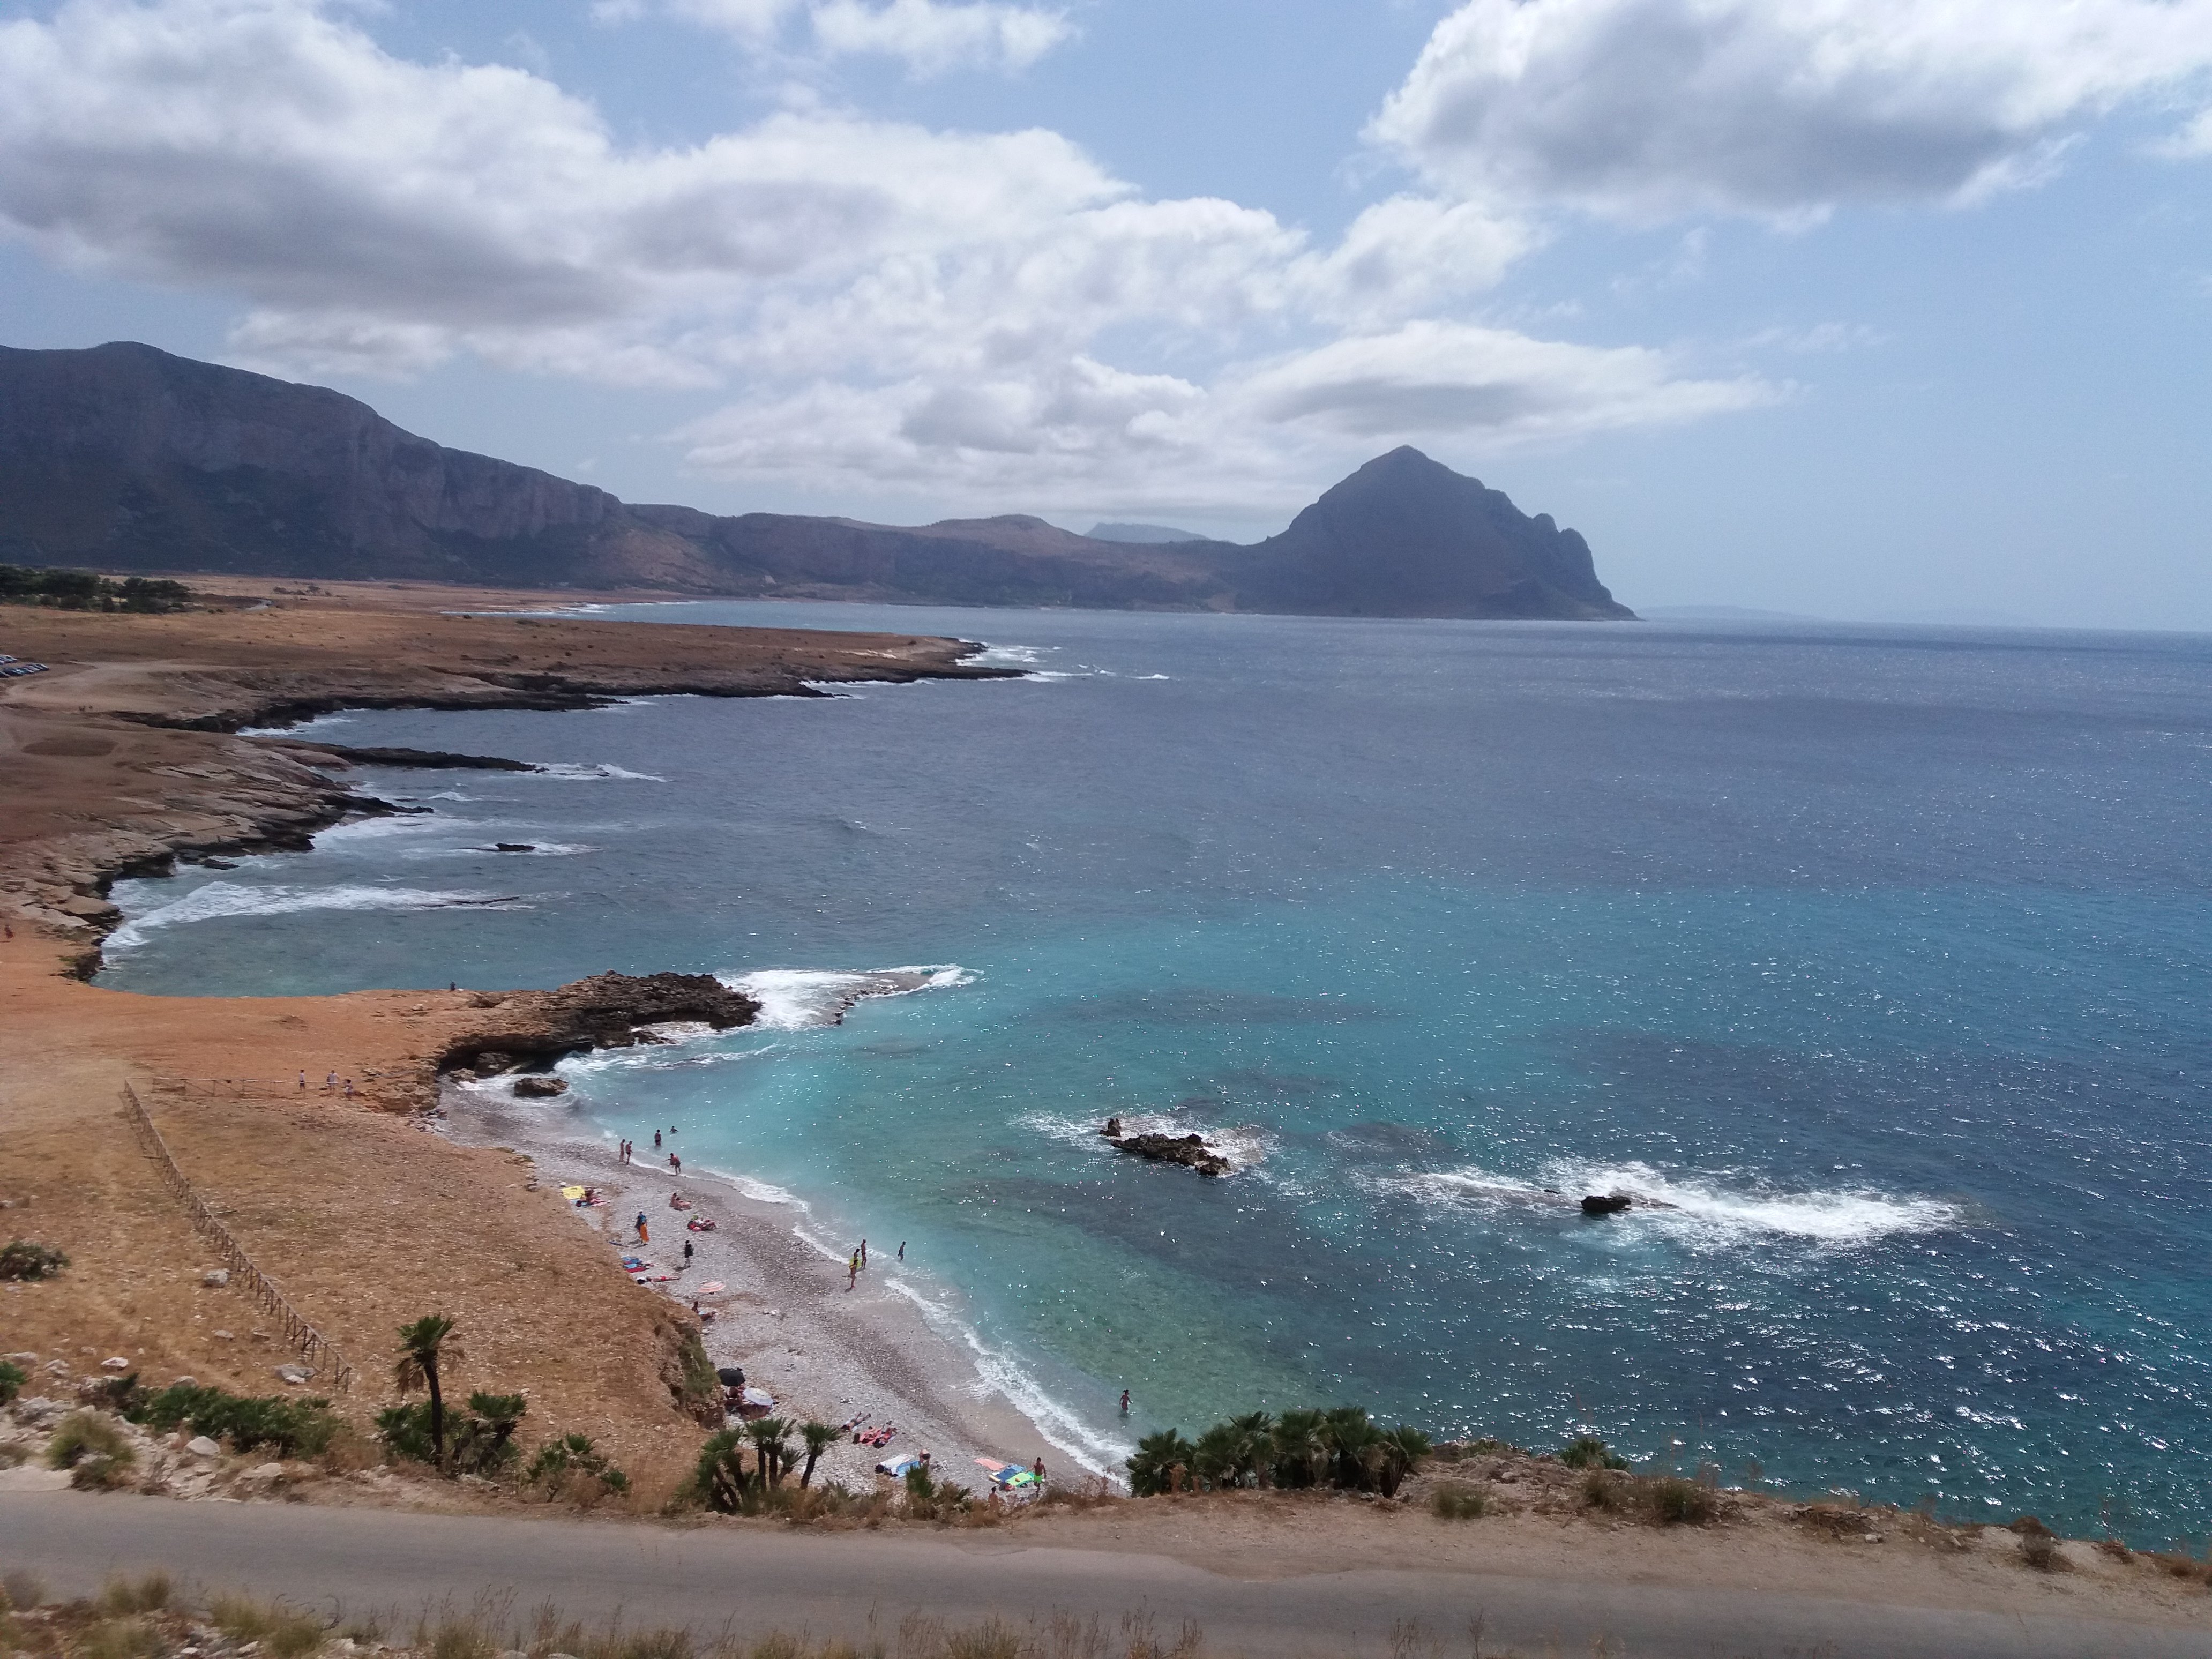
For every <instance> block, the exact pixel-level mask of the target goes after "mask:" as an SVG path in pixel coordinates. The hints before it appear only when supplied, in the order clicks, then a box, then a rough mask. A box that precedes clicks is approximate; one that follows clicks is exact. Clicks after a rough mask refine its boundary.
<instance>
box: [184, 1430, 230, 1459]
mask: <svg viewBox="0 0 2212 1659" xmlns="http://www.w3.org/2000/svg"><path fill="white" fill-rule="evenodd" d="M185 1450H186V1451H188V1452H190V1453H191V1455H193V1456H195V1457H220V1456H222V1447H221V1446H219V1445H217V1444H216V1443H215V1442H214V1441H212V1440H210V1439H209V1438H208V1437H206V1436H205V1435H204V1434H200V1435H194V1436H193V1437H191V1439H190V1440H187V1441H186V1442H185Z"/></svg>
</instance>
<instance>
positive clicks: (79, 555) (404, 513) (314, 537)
mask: <svg viewBox="0 0 2212 1659" xmlns="http://www.w3.org/2000/svg"><path fill="white" fill-rule="evenodd" d="M0 562H12V563H18V564H38V565H84V566H93V567H96V568H101V569H108V570H126V571H155V570H158V571H171V572H192V571H206V572H219V573H223V574H232V575H258V576H290V577H305V578H313V579H325V580H344V579H362V578H372V579H373V578H383V579H410V580H440V581H453V582H470V583H479V584H489V585H501V586H520V587H591V588H597V589H625V588H628V589H646V590H652V591H655V592H678V593H690V594H698V595H708V594H717V595H730V596H752V595H773V596H775V597H779V598H791V599H872V600H883V601H890V602H895V603H933V604H944V605H1074V606H1082V607H1086V608H1091V609H1101V610H1128V609H1144V610H1213V611H1287V612H1297V613H1304V614H1316V615H1335V616H1397V617H1567V618H1592V617H1626V616H1627V615H1629V614H1630V613H1629V612H1628V611H1626V609H1625V608H1623V607H1622V606H1620V605H1617V604H1615V603H1614V602H1613V597H1612V595H1611V594H1610V593H1608V592H1607V591H1606V589H1605V588H1604V586H1602V585H1601V583H1600V582H1599V581H1598V580H1597V576H1596V573H1595V568H1594V566H1593V564H1592V562H1591V558H1590V551H1589V546H1588V544H1585V543H1584V542H1583V538H1581V537H1580V536H1578V535H1577V534H1576V533H1575V532H1573V531H1571V530H1570V531H1562V530H1560V529H1559V528H1558V527H1557V526H1555V525H1554V524H1553V522H1552V520H1551V519H1550V518H1549V516H1548V515H1546V516H1540V517H1537V518H1534V519H1531V518H1529V517H1528V516H1527V515H1526V514H1524V513H1522V512H1521V511H1520V510H1519V509H1518V508H1516V507H1515V506H1514V505H1513V503H1512V502H1511V501H1509V500H1507V499H1506V497H1505V496H1504V495H1501V494H1499V493H1498V491H1496V490H1492V489H1485V488H1484V487H1483V486H1482V484H1481V483H1479V482H1478V481H1477V480H1475V479H1472V478H1468V477H1462V476H1461V475H1460V474H1458V473H1455V472H1453V471H1450V470H1449V468H1447V467H1444V466H1442V465H1438V464H1437V462H1435V461H1432V460H1431V459H1428V458H1427V457H1426V456H1425V455H1423V454H1421V453H1419V451H1418V450H1413V449H1399V450H1394V451H1393V452H1391V453H1389V454H1388V455H1385V456H1383V457H1381V458H1379V459H1376V460H1374V461H1370V462H1369V463H1368V464H1367V465H1365V466H1364V467H1362V468H1360V470H1359V471H1358V472H1356V473H1354V474H1353V475H1352V477H1349V478H1347V479H1346V480H1345V481H1344V482H1343V483H1340V484H1338V485H1337V486H1336V487H1335V488H1334V489H1331V490H1330V491H1328V494H1327V495H1323V496H1322V498H1321V500H1319V501H1316V502H1315V503H1314V505H1313V506H1311V507H1308V508H1307V509H1306V510H1305V511H1304V513H1300V514H1299V515H1298V517H1297V520H1295V521H1294V522H1293V523H1292V524H1291V526H1290V528H1289V529H1287V530H1285V532H1283V533H1282V534H1281V535H1279V536H1275V537H1272V538H1269V539H1268V540H1267V541H1264V542H1261V543H1260V544H1257V545H1256V546H1252V547H1240V546H1237V545H1233V544H1229V543H1225V542H1208V541H1177V542H1131V541H1121V540H1111V539H1106V538H1097V537H1091V536H1079V535H1076V534H1074V533H1073V532H1069V531H1065V530H1061V529H1059V528H1057V527H1055V526H1052V525H1049V524H1047V523H1046V522H1045V521H1044V520H1042V519H1036V518H1030V517H1026V516H1023V515H1008V516H1004V517H999V518H990V519H967V520H945V521H943V522H941V523H938V524H933V525H925V526H914V527H907V526H891V525H875V524H866V523H862V522H860V521H859V520H851V519H821V518H806V517H801V516H798V515H795V514H788V513H739V514H736V515H731V516H716V515H714V514H712V513H701V512H698V511H696V510H695V509H693V508H690V507H671V506H638V505H633V504H630V503H627V502H624V501H620V500H618V499H617V498H616V497H615V496H613V495H609V494H608V493H607V492H606V491H605V490H603V489H594V488H592V486H590V485H588V484H580V483H571V482H569V481H568V480H567V479H565V478H558V477H554V476H553V475H552V474H550V473H548V472H541V471H538V470H536V469H535V468H532V467H526V466H517V465H513V464H512V463H510V462H507V461H501V460H496V459H493V458H491V457H489V456H485V455H477V454H471V453H468V452H467V451H465V450H457V449H448V448H447V447H444V446H442V445H441V444H436V443H433V442H431V441H429V440H428V439H427V438H420V437H417V436H416V435H414V434H412V433H410V432H406V431H403V430H402V429H401V428H398V427H397V426H395V425H393V424H392V422H389V421H387V420H386V419H385V418H384V417H383V416H380V415H379V414H377V412H376V411H375V410H373V409H371V408H369V407H368V404H363V403H362V402H360V401H358V400H357V399H355V398H349V397H346V396H344V395H343V394H342V393H339V392H332V391H329V390H327V389H325V388H323V387H320V386H298V385H295V384H293V383H291V382H289V381H285V380H273V379H271V378H270V377H269V376H267V375H262V374H248V373H246V372H245V371H243V370H240V369H234V368H222V367H220V366H218V365H216V364H213V363H203V362H194V361H192V360H191V359H189V358H185V357H177V356H171V355H170V354H169V353H167V352H164V351H158V350H156V349H154V348H153V347H151V346H146V345H139V344H135V343H128V342H117V343H110V344H107V345H102V346H95V347H92V348H90V349H85V350H77V351H26V350H18V349H9V348H0Z"/></svg>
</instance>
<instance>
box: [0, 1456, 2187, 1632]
mask: <svg viewBox="0 0 2212 1659" xmlns="http://www.w3.org/2000/svg"><path fill="white" fill-rule="evenodd" d="M0 1566H6V1567H9V1568H14V1567H18V1566H21V1567H28V1568H31V1569H32V1570H33V1571H37V1572H38V1573H39V1574H40V1576H41V1577H44V1578H45V1579H46V1583H47V1584H48V1586H49V1588H50V1589H52V1591H53V1592H54V1593H56V1594H59V1595H77V1594H82V1593H83V1592H86V1591H88V1590H91V1589H95V1588H97V1586H98V1585H99V1584H100V1582H101V1581H102V1580H103V1579H104V1578H105V1577H106V1576H107V1575H108V1574H109V1573H110V1572H112V1571H143V1570H145V1569H149V1568H153V1567H166V1568H167V1569H169V1570H170V1571H173V1572H174V1573H176V1574H178V1575H179V1577H185V1578H187V1579H197V1580H199V1581H201V1582H203V1583H206V1584H208V1585H210V1586H212V1587H223V1586H235V1587H240V1588H245V1589H252V1590H255V1591H258V1592H259V1593H261V1594H264V1595H285V1596H289V1597H290V1598H292V1599H293V1600H295V1601H301V1602H305V1603H313V1604H316V1605H319V1606H321V1607H325V1608H337V1609H342V1610H344V1611H347V1612H359V1611H362V1610H363V1609H368V1608H377V1609H383V1610H386V1611H387V1612H394V1613H400V1614H402V1615H406V1616H411V1614H412V1613H414V1611H415V1610H416V1609H418V1608H420V1607H422V1605H423V1604H424V1603H425V1602H426V1601H435V1600H437V1599H439V1598H441V1597H445V1596H451V1597H452V1598H453V1600H454V1601H456V1602H457V1603H459V1604H461V1605H466V1604H468V1603H469V1602H471V1601H473V1600H475V1598H476V1597H477V1596H478V1595H481V1594H482V1593H483V1592H484V1591H485V1590H486V1589H488V1588H489V1589H495V1590H497V1591H501V1592H509V1591H511V1592H512V1593H513V1605H514V1606H515V1607H518V1608H529V1607H534V1606H537V1605H538V1604H539V1603H540V1602H544V1601H554V1602H557V1603H558V1604H559V1605H560V1606H561V1607H562V1608H563V1609H565V1610H566V1611H567V1612H568V1613H570V1614H572V1615H574V1616H578V1617H581V1618H585V1619H587V1620H604V1619H605V1618H607V1617H608V1616H610V1615H611V1614H614V1613H617V1612H619V1613H621V1614H622V1616H623V1620H624V1621H625V1622H626V1623H629V1624H633V1625H635V1624H639V1623H650V1624H669V1625H689V1626H692V1627H693V1628H695V1629H696V1630H699V1631H700V1632H702V1633H711V1632H717V1631H720V1630H721V1629H722V1628H724V1627H725V1626H733V1627H734V1628H735V1629H736V1630H738V1632H759V1631H763V1630H768V1629H775V1628H781V1629H786V1630H793V1631H796V1630H800V1629H805V1630H807V1631H810V1632H812V1633H813V1634H815V1635H817V1636H830V1635H854V1636H857V1635H860V1634H862V1633H864V1631H865V1628H866V1623H867V1620H868V1619H869V1616H870V1613H871V1612H872V1611H874V1612H876V1613H878V1614H879V1615H880V1616H881V1618H882V1620H883V1621H884V1626H885V1627H886V1628H887V1629H895V1628H896V1625H897V1622H898V1620H900V1619H901V1618H902V1616H904V1615H905V1614H907V1613H909V1612H914V1611H917V1610H918V1611H921V1612H925V1613H935V1614H939V1615H942V1616H945V1617H946V1618H949V1619H968V1618H973V1617H976V1616H980V1615H981V1613H984V1612H987V1611H998V1612H1002V1613H1010V1614H1013V1615H1015V1616H1017V1617H1019V1616H1022V1615H1025V1614H1028V1613H1037V1612H1050V1611H1053V1610H1055V1609H1061V1608H1065V1609H1068V1610H1070V1611H1073V1612H1075V1613H1079V1614H1081V1615H1084V1616H1086V1617H1087V1616H1088V1615H1090V1614H1091V1613H1100V1614H1103V1615H1104V1617H1105V1618H1106V1619H1107V1620H1109V1621H1116V1622H1117V1621H1118V1620H1120V1619H1121V1616H1122V1615H1123V1614H1124V1613H1127V1612H1130V1611H1132V1610H1138V1609H1140V1610H1142V1611H1144V1612H1146V1613H1150V1614H1151V1615H1152V1618H1153V1620H1154V1621H1155V1625H1156V1627H1157V1628H1158V1630H1159V1631H1160V1632H1162V1633H1163V1634H1171V1633H1173V1632H1175V1631H1176V1630H1177V1629H1178V1628H1179V1627H1180V1626H1181V1625H1182V1621H1183V1620H1185V1619H1187V1618H1188V1619H1194V1620H1198V1621H1199V1622H1200V1624H1201V1625H1203V1626H1204V1627H1205V1631H1206V1649H1207V1651H1208V1652H1209V1653H1210V1654H1213V1655H1225V1654H1233V1653H1237V1652H1239V1651H1242V1652H1243V1653H1245V1654H1248V1655H1249V1656H1252V1659H1263V1656H1264V1659H1276V1656H1284V1659H1293V1656H1296V1659H1306V1656H1311V1659H1337V1656H1349V1655H1355V1654H1358V1655H1365V1654H1383V1653H1387V1652H1388V1651H1389V1634H1390V1631H1391V1626H1392V1624H1393V1621H1394V1620H1404V1619H1416V1620H1419V1621H1420V1622H1421V1623H1422V1624H1423V1626H1425V1628H1426V1629H1428V1630H1429V1631H1431V1632H1434V1633H1435V1634H1437V1635H1438V1636H1442V1637H1446V1638H1452V1639H1451V1640H1450V1641H1449V1645H1448V1646H1447V1648H1446V1649H1445V1651H1447V1652H1449V1653H1452V1654H1455V1655H1456V1654H1464V1653H1466V1651H1467V1645H1466V1641H1465V1638H1464V1635H1463V1632H1465V1631H1466V1629H1467V1626H1468V1620H1469V1619H1470V1618H1471V1617H1472V1616H1474V1614H1475V1613H1478V1612H1480V1613H1485V1614H1486V1619H1487V1632H1488V1635H1487V1641H1486V1650H1487V1651H1491V1652H1495V1651H1497V1650H1498V1649H1499V1648H1501V1647H1504V1648H1516V1647H1517V1648H1523V1649H1526V1650H1529V1651H1531V1652H1534V1653H1544V1652H1547V1651H1553V1652H1558V1653H1562V1654H1584V1653H1589V1652H1590V1651H1591V1650H1592V1644H1593V1642H1594V1641H1595V1639H1596V1638H1599V1637H1601V1636H1602V1637H1607V1638H1611V1640H1612V1642H1613V1644H1615V1645H1613V1646H1612V1647H1610V1648H1609V1649H1608V1650H1607V1651H1610V1652H1614V1653H1621V1652H1625V1653H1626V1654H1628V1655H1630V1656H1632V1659H1677V1656H1679V1659H1814V1656H1823V1659H1826V1656H1832V1659H2138V1656H2141V1659H2168V1656H2172V1659H2212V1617H2208V1620H2207V1623H2206V1625H2205V1626H2204V1627H2203V1629H2201V1630H2198V1631H2193V1632H2191V1631H2177V1630H2171V1629H2160V1628H2154V1627H2149V1626H2132V1625H2124V1624H2118V1623H2100V1622H2096V1621H2089V1620H2050V1619H2039V1620H2033V1621H2030V1620H2022V1619H2019V1618H2007V1617H2001V1616H1998V1615H1995V1614H1990V1613H1961V1612H1954V1611H1942V1610H1929V1609H1903V1608H1891V1607H1869V1606H1865V1605H1861V1604H1857V1603H1853V1602H1849V1601H1826V1600H1822V1599H1819V1598H1815V1597H1809V1596H1785V1595H1755V1594H1749V1593H1745V1592H1741V1591H1733V1590H1694V1591H1693V1590H1682V1589H1656V1588H1653V1587H1650V1586H1648V1585H1633V1584H1623V1583H1595V1584H1594V1583H1580V1582H1576V1583H1563V1582H1553V1581H1547V1580H1542V1579H1534V1578H1528V1577H1509V1576H1505V1575H1487V1574H1481V1573H1442V1572H1388V1571H1365V1570H1363V1571H1353V1572H1341V1573H1329V1574H1323V1575H1313V1576H1306V1577H1295V1578H1280V1579H1267V1580H1252V1579H1237V1578H1224V1577H1218V1576H1217V1575H1215V1574H1212V1573H1210V1572H1206V1571H1202V1570H1200V1569H1199V1568H1196V1567H1192V1566H1189V1565H1185V1564H1183V1563H1181V1562H1176V1561H1171V1560H1169V1559H1165V1558H1164V1557H1159V1556H1146V1555H1133V1554H1124V1553H1108V1552H1102V1551H1090V1550H1069V1549H1036V1548H1030V1547H1023V1546H1020V1545H1018V1544H1012V1543H1009V1542H1008V1541H1006V1540H1004V1539H1002V1538H998V1537H993V1536H989V1535H977V1536H974V1537H969V1536H964V1535H937V1536H928V1537H915V1536H886V1535H884V1534H870V1533H834V1534H818V1535H817V1534H798V1533H785V1532H768V1531H752V1530H745V1531H727V1530H723V1529H720V1528H704V1529H700V1530H696V1531H684V1530H678V1529H674V1528H664V1527H657V1526H648V1525H639V1524H636V1523H635V1522H629V1523H624V1522H588V1521H550V1520H549V1521H536V1520H508V1519H505V1518H496V1519H494V1518H481V1517H471V1516H419V1515H407V1514H402V1513H398V1512H395V1511H392V1510H335V1509H320V1508H315V1507H311V1506H308V1505H305V1504H205V1503H202V1504H183V1503H178V1502H175V1501H173V1500H171V1499H167V1498H123V1497H94V1496H90V1495H88V1494H85V1493H79V1492H44V1493H24V1494H0ZM1554 1644H1556V1646H1554Z"/></svg>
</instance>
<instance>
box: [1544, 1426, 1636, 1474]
mask: <svg viewBox="0 0 2212 1659" xmlns="http://www.w3.org/2000/svg"><path fill="white" fill-rule="evenodd" d="M1559 1462H1562V1463H1565V1465H1566V1466H1567V1467H1568V1468H1571V1469H1625V1468H1627V1467H1628V1460H1627V1459H1626V1458H1625V1457H1623V1456H1621V1455H1620V1454H1619V1453H1617V1452H1615V1451H1614V1450H1613V1448H1612V1447H1610V1446H1608V1445H1607V1444H1606V1443H1605V1442H1604V1441H1602V1440H1601V1439H1599V1438H1598V1437H1597V1436H1595V1435H1594V1434H1585V1435H1578V1436H1577V1437H1575V1438H1574V1439H1572V1440H1570V1441H1568V1442H1567V1443H1566V1444H1565V1445H1564V1446H1562V1447H1561V1448H1560V1449H1559Z"/></svg>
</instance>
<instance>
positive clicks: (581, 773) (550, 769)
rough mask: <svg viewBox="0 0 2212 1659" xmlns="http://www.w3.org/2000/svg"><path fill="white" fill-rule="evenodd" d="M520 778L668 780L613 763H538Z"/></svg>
mask: <svg viewBox="0 0 2212 1659" xmlns="http://www.w3.org/2000/svg"><path fill="white" fill-rule="evenodd" d="M513 775H514V776H516V777H519V778H555V779H557V780H559V781H562V782H563V783H599V782H602V781H605V780H607V779H611V778H620V779H626V780H629V781H632V782H636V783H665V782H667V781H668V780H667V779H666V778H664V777H660V776H659V775H656V774H653V773H651V772H633V771H631V770H630V769H629V768H628V767H626V766H617V765H615V764H614V763H612V762H611V761H536V762H533V763H532V764H531V769H530V770H529V771H527V772H517V773H515V774H513Z"/></svg>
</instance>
